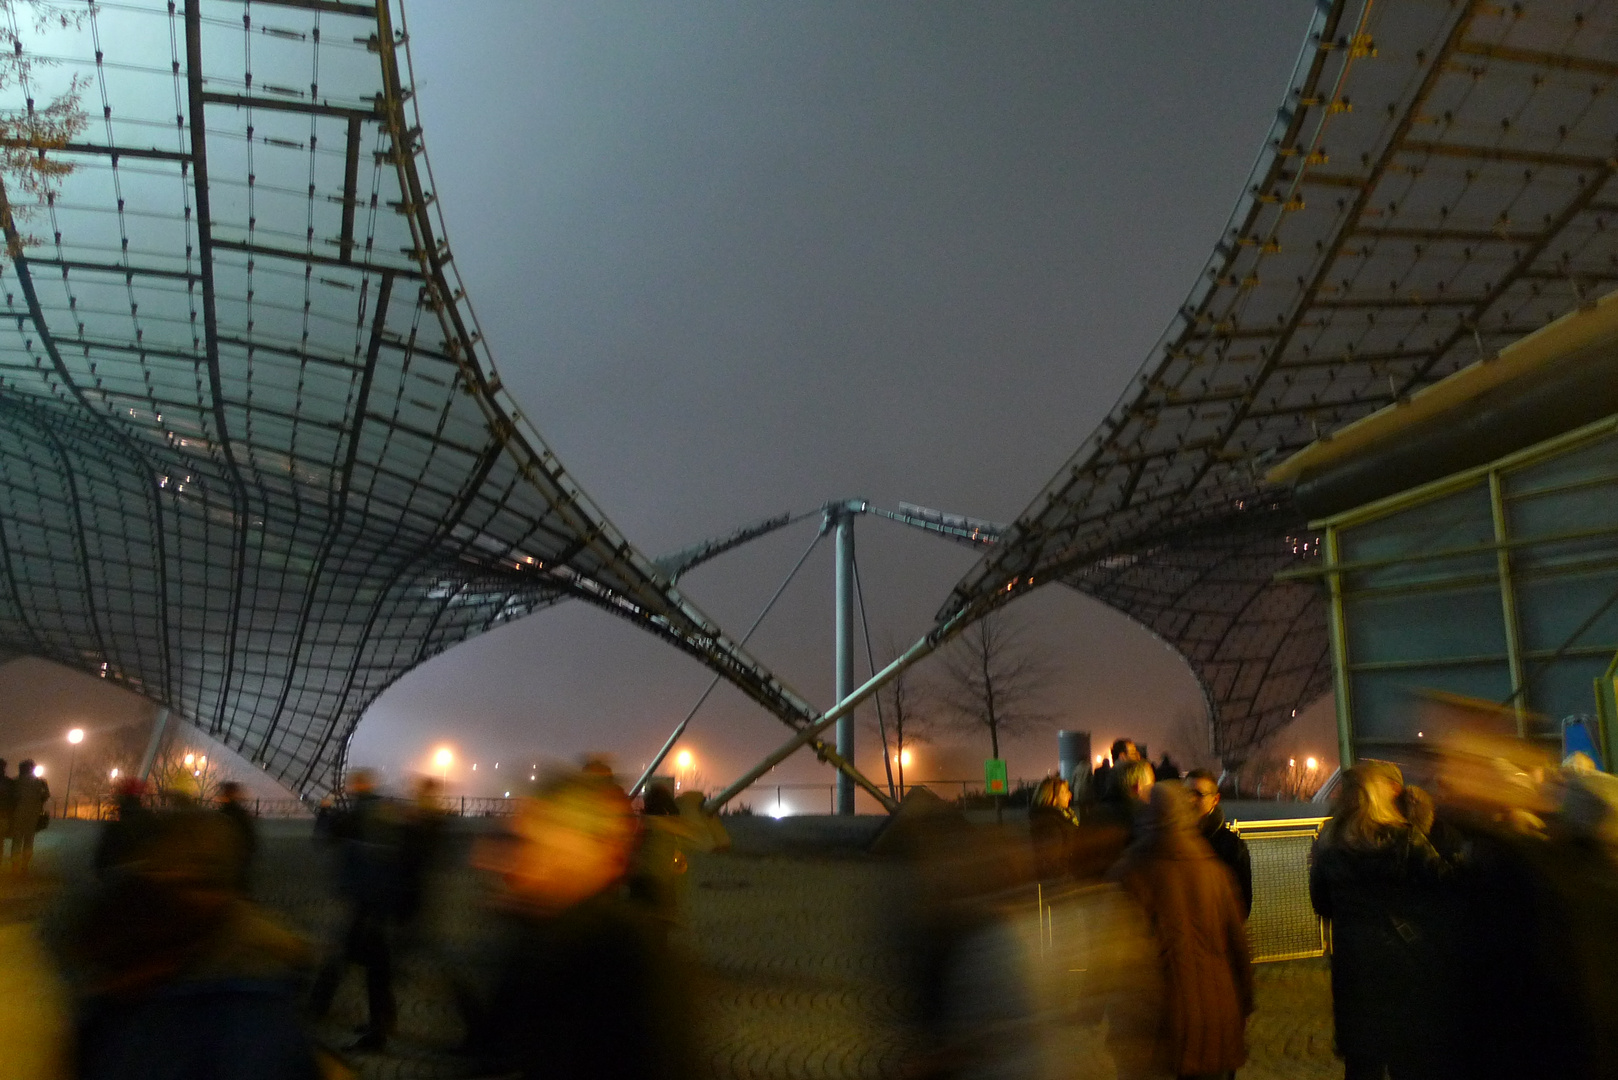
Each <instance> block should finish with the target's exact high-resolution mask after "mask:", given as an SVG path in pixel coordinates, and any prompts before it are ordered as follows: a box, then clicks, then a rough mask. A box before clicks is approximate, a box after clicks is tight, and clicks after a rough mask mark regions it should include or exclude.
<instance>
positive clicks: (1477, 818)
mask: <svg viewBox="0 0 1618 1080" xmlns="http://www.w3.org/2000/svg"><path fill="white" fill-rule="evenodd" d="M1541 777H1544V778H1545V780H1546V781H1547V782H1541V780H1540V778H1541ZM1437 783H1438V792H1439V796H1440V805H1439V811H1438V822H1437V826H1438V829H1439V831H1440V833H1442V832H1443V831H1444V830H1445V828H1446V827H1447V828H1448V830H1449V833H1450V836H1449V837H1448V838H1447V839H1448V843H1449V845H1450V847H1451V848H1452V849H1453V850H1454V851H1455V852H1456V853H1457V855H1456V857H1455V858H1454V859H1453V862H1454V869H1453V871H1452V876H1451V881H1450V887H1449V888H1448V889H1446V890H1445V891H1446V893H1447V894H1448V897H1449V903H1448V904H1447V906H1446V907H1445V909H1444V911H1443V912H1442V916H1443V917H1442V920H1441V925H1443V926H1445V927H1447V928H1450V934H1449V942H1450V949H1449V954H1450V980H1449V984H1448V988H1447V989H1448V994H1447V997H1448V998H1449V999H1450V1000H1451V1001H1453V1003H1454V1007H1453V1009H1452V1010H1451V1015H1452V1017H1453V1030H1452V1034H1451V1046H1452V1047H1453V1053H1452V1055H1451V1056H1452V1058H1453V1060H1454V1061H1455V1063H1456V1067H1455V1069H1454V1070H1453V1072H1452V1073H1451V1074H1450V1075H1452V1076H1454V1077H1457V1078H1460V1077H1464V1078H1465V1080H1516V1078H1518V1077H1524V1076H1535V1077H1538V1076H1546V1077H1557V1078H1558V1080H1561V1078H1563V1077H1566V1078H1568V1080H1618V1025H1614V1024H1613V1022H1612V1015H1613V1009H1614V1007H1615V1006H1614V1003H1615V1002H1618V778H1615V777H1612V776H1609V775H1605V774H1600V773H1589V774H1584V775H1581V774H1579V773H1578V772H1576V771H1574V772H1563V773H1558V771H1557V770H1556V768H1555V765H1554V763H1553V762H1551V761H1550V760H1548V759H1547V758H1546V757H1545V755H1544V754H1543V753H1542V752H1541V751H1540V750H1539V749H1538V748H1537V747H1534V746H1532V745H1530V744H1526V743H1523V742H1520V741H1517V740H1501V739H1494V738H1491V737H1488V736H1481V737H1462V738H1452V739H1451V740H1449V741H1448V743H1447V745H1445V746H1444V747H1443V749H1442V750H1441V752H1440V757H1439V766H1438V770H1437ZM1547 1032H1550V1033H1552V1034H1551V1035H1550V1036H1547V1034H1546V1033H1547Z"/></svg>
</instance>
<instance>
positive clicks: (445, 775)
mask: <svg viewBox="0 0 1618 1080" xmlns="http://www.w3.org/2000/svg"><path fill="white" fill-rule="evenodd" d="M454 760H455V755H454V754H452V753H450V750H449V747H447V746H441V747H439V748H438V753H436V754H434V755H433V764H434V765H437V766H438V770H439V772H438V776H439V779H440V781H441V782H442V783H443V785H444V787H446V788H448V787H449V766H450V762H452V761H454Z"/></svg>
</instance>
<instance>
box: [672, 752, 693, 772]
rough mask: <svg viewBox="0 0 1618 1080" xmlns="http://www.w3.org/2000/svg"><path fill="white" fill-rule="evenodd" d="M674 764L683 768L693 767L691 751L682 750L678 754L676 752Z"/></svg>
mask: <svg viewBox="0 0 1618 1080" xmlns="http://www.w3.org/2000/svg"><path fill="white" fill-rule="evenodd" d="M674 764H675V765H677V766H679V767H680V768H682V769H689V768H690V767H691V751H689V750H681V751H680V752H679V753H678V754H675V755H674Z"/></svg>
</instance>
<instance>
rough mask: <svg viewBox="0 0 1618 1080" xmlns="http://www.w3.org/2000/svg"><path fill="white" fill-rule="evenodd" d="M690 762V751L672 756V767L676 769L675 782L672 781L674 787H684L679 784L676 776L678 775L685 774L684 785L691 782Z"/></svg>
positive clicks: (682, 751) (683, 751)
mask: <svg viewBox="0 0 1618 1080" xmlns="http://www.w3.org/2000/svg"><path fill="white" fill-rule="evenodd" d="M692 760H693V758H692V757H691V751H689V750H681V751H680V752H679V753H678V754H675V755H674V767H675V769H676V776H675V780H674V786H675V787H677V788H678V787H684V786H685V785H684V784H682V783H681V782H680V779H679V776H678V774H679V773H684V774H685V782H686V783H690V782H691V762H692Z"/></svg>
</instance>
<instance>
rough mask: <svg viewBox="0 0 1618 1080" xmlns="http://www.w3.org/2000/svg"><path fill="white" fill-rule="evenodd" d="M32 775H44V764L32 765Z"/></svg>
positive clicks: (41, 776)
mask: <svg viewBox="0 0 1618 1080" xmlns="http://www.w3.org/2000/svg"><path fill="white" fill-rule="evenodd" d="M34 775H35V776H37V777H40V778H43V777H44V776H45V766H43V765H35V766H34Z"/></svg>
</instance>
